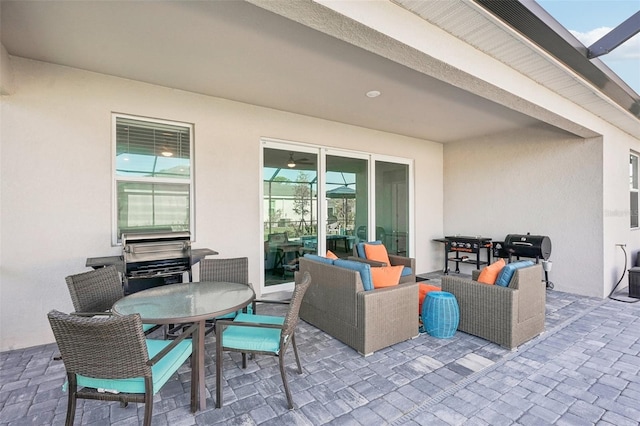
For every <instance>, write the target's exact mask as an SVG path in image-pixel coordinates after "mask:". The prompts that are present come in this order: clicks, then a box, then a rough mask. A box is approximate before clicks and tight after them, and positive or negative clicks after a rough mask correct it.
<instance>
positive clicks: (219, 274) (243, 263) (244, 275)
mask: <svg viewBox="0 0 640 426" xmlns="http://www.w3.org/2000/svg"><path fill="white" fill-rule="evenodd" d="M200 281H225V282H230V283H240V284H246V285H247V286H249V287H252V285H251V283H249V259H248V258H247V257H235V258H228V259H203V260H201V261H200ZM255 304H256V302H255V300H254V301H253V303H252V306H251V308H249V310H250V311H251V312H253V310H254V308H255ZM238 313H240V311H238V312H231V313H228V314H226V315H221V316H219V317H216V318H211V319H208V320H207V321H206V328H207V329H206V331H205V334H209V333H211V332H213V331H214V329H215V322H216V321H217V320H220V319H233V318H235V316H236V315H237V314H238Z"/></svg>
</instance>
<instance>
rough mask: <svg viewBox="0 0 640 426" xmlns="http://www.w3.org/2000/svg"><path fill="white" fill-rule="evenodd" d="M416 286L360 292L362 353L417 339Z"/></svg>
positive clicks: (414, 283) (359, 316) (400, 286)
mask: <svg viewBox="0 0 640 426" xmlns="http://www.w3.org/2000/svg"><path fill="white" fill-rule="evenodd" d="M418 287H419V285H418V283H416V282H413V283H404V284H399V285H397V286H392V287H385V288H379V289H375V290H370V291H361V292H358V294H357V299H358V302H357V303H358V324H361V325H362V330H363V333H364V335H363V336H362V338H363V346H362V347H363V350H362V353H364V354H370V353H372V352H375V351H377V350H378V349H382V348H385V347H387V346H390V345H393V344H396V343H398V342H402V341H404V340H407V339H410V338H412V337H415V336H417V335H418V315H416V313H417V312H418Z"/></svg>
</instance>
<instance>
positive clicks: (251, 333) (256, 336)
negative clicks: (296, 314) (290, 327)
mask: <svg viewBox="0 0 640 426" xmlns="http://www.w3.org/2000/svg"><path fill="white" fill-rule="evenodd" d="M234 321H238V322H251V323H265V324H276V325H282V324H284V317H274V316H270V315H250V314H239V315H237V316H236V318H235V319H234ZM280 332H281V330H280V329H278V328H259V327H240V326H235V327H234V326H233V325H230V326H228V327H227V328H225V329H224V331H223V332H222V345H223V346H224V347H225V348H233V349H238V350H242V349H244V350H247V351H261V352H273V353H276V354H277V353H278V352H279V351H280Z"/></svg>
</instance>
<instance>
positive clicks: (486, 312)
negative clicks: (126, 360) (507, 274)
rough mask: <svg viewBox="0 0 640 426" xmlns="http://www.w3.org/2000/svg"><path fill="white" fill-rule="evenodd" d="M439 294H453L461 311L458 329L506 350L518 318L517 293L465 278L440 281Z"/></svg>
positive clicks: (448, 277)
mask: <svg viewBox="0 0 640 426" xmlns="http://www.w3.org/2000/svg"><path fill="white" fill-rule="evenodd" d="M442 291H447V292H449V293H452V294H453V295H454V296H455V297H456V299H457V301H458V307H459V309H460V323H459V325H458V329H459V330H461V331H464V332H466V333H469V334H473V335H474V336H480V337H482V338H484V339H487V340H490V341H492V342H495V343H498V344H500V345H503V346H506V347H509V346H510V343H509V342H510V341H511V336H512V333H513V327H514V324H515V323H516V322H517V314H518V304H519V299H518V290H517V289H512V288H508V287H501V286H496V285H488V284H482V283H479V282H476V281H473V280H470V279H468V278H461V277H455V276H450V275H448V276H445V277H442Z"/></svg>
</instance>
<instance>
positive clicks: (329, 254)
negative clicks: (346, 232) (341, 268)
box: [326, 250, 338, 259]
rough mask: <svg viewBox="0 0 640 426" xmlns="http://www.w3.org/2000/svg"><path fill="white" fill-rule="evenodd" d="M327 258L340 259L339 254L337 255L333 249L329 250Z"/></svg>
mask: <svg viewBox="0 0 640 426" xmlns="http://www.w3.org/2000/svg"><path fill="white" fill-rule="evenodd" d="M326 257H327V259H338V256H336V255H335V253H334V252H332V251H331V250H327V256H326Z"/></svg>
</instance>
